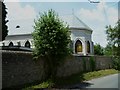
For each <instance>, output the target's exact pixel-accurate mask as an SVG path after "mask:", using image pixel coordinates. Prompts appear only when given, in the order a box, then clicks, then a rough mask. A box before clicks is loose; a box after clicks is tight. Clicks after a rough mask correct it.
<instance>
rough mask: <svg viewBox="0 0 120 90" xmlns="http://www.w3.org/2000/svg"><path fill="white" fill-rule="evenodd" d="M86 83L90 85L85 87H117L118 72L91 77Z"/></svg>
mask: <svg viewBox="0 0 120 90" xmlns="http://www.w3.org/2000/svg"><path fill="white" fill-rule="evenodd" d="M87 83H89V84H90V85H88V86H87V87H86V88H118V74H114V75H109V76H105V77H101V78H98V79H93V80H90V81H87ZM119 86H120V85H119Z"/></svg>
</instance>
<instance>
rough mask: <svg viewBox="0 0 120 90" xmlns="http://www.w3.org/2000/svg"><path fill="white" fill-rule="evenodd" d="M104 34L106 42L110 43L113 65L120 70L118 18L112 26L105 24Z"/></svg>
mask: <svg viewBox="0 0 120 90" xmlns="http://www.w3.org/2000/svg"><path fill="white" fill-rule="evenodd" d="M106 34H107V40H108V44H110V45H111V48H112V49H111V50H112V56H113V58H114V65H115V66H114V67H115V68H116V69H119V70H120V20H118V22H117V23H116V25H115V26H114V27H112V26H110V25H109V26H107V27H106Z"/></svg>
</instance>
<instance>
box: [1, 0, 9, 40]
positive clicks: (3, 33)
mask: <svg viewBox="0 0 120 90" xmlns="http://www.w3.org/2000/svg"><path fill="white" fill-rule="evenodd" d="M0 5H2V40H5V37H6V36H7V35H8V30H7V29H8V26H7V25H6V23H7V22H8V20H6V15H7V11H6V6H5V4H4V3H3V2H1V1H0Z"/></svg>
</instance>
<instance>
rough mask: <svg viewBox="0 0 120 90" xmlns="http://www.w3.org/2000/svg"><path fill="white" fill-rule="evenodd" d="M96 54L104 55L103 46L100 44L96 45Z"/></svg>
mask: <svg viewBox="0 0 120 90" xmlns="http://www.w3.org/2000/svg"><path fill="white" fill-rule="evenodd" d="M94 54H95V55H104V51H103V47H102V46H100V44H96V45H94Z"/></svg>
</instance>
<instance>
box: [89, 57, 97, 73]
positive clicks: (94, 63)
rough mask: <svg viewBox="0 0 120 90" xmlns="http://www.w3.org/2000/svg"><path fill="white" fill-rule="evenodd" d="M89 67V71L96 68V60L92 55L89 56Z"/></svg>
mask: <svg viewBox="0 0 120 90" xmlns="http://www.w3.org/2000/svg"><path fill="white" fill-rule="evenodd" d="M90 68H91V71H95V70H96V62H95V60H94V58H93V57H90Z"/></svg>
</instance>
